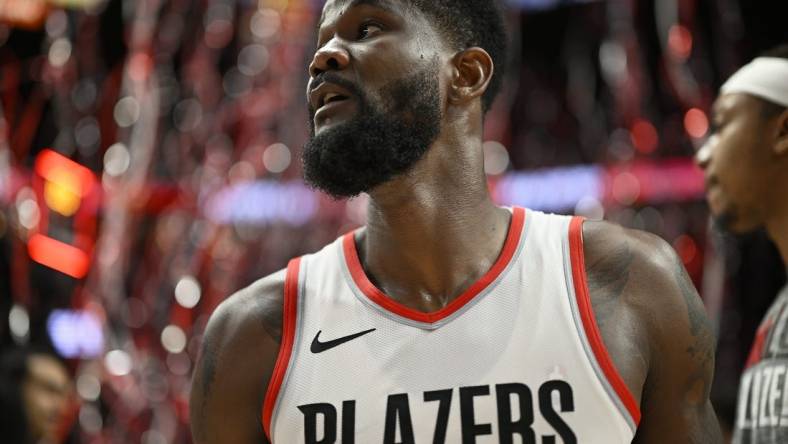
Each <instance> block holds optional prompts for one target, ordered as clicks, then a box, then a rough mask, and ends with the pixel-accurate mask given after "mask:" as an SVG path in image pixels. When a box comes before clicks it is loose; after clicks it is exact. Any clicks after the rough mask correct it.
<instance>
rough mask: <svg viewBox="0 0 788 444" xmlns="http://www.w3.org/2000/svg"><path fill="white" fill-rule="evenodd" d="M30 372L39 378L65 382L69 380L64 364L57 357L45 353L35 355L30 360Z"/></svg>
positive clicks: (58, 382)
mask: <svg viewBox="0 0 788 444" xmlns="http://www.w3.org/2000/svg"><path fill="white" fill-rule="evenodd" d="M28 374H29V375H30V376H31V377H33V378H35V379H39V380H43V381H47V382H54V383H57V384H65V383H67V382H68V379H69V377H68V372H67V371H66V368H65V367H63V364H61V363H60V362H58V361H57V360H56V359H54V358H51V357H49V356H45V355H33V356H31V357H30V359H29V360H28Z"/></svg>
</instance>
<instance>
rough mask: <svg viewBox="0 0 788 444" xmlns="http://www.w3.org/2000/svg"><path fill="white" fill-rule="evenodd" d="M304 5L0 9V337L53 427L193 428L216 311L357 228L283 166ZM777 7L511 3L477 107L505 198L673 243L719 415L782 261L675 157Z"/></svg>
mask: <svg viewBox="0 0 788 444" xmlns="http://www.w3.org/2000/svg"><path fill="white" fill-rule="evenodd" d="M321 7H322V2H321V1H320V0H259V1H255V0H237V1H232V0H199V1H198V0H169V1H163V0H137V1H131V0H57V1H55V0H50V1H45V0H0V347H2V350H3V351H4V352H5V351H8V350H11V349H14V348H16V347H19V346H27V347H35V348H36V349H47V350H51V351H53V352H54V353H55V354H56V355H57V357H58V359H60V360H61V362H63V363H64V364H65V368H66V369H67V373H68V377H69V379H70V380H71V385H70V386H71V387H73V391H69V392H68V394H67V396H65V398H64V399H65V400H66V401H65V402H66V403H67V411H68V414H67V415H66V417H65V418H58V420H57V421H58V424H57V427H56V429H57V437H58V438H57V439H58V440H60V441H67V442H74V443H140V442H141V443H145V444H160V443H188V442H191V440H190V436H189V431H188V406H187V400H188V390H189V378H190V375H191V371H192V365H193V363H194V361H195V359H196V355H197V351H198V347H199V345H200V341H201V335H202V332H203V329H204V328H205V324H206V322H207V319H208V316H209V315H210V313H211V312H212V311H213V310H214V308H215V307H216V306H217V305H218V304H219V303H220V302H221V301H222V300H224V299H225V298H226V297H228V296H229V295H230V294H232V293H233V292H234V291H236V290H238V289H240V288H242V287H244V286H246V285H248V284H250V283H251V282H253V281H255V280H257V279H259V278H260V277H262V276H264V275H267V274H268V273H271V272H273V271H276V270H278V269H281V268H283V267H284V266H285V265H286V261H287V260H288V259H289V258H291V257H293V256H296V255H301V254H304V253H309V252H313V251H316V250H317V249H319V248H320V247H321V246H323V245H324V244H326V243H328V242H330V241H332V240H334V239H335V238H336V237H337V236H339V235H341V234H342V233H344V232H346V231H348V230H350V229H352V228H354V227H357V226H359V225H361V224H363V223H364V218H365V205H366V200H365V199H364V198H363V197H362V198H358V199H354V200H352V201H347V202H345V201H342V202H337V201H333V200H331V199H329V198H326V197H324V196H322V195H320V194H318V193H315V192H313V191H311V190H310V189H309V188H307V187H306V186H305V185H304V184H303V182H302V180H301V172H300V169H301V166H300V149H301V146H302V144H303V143H304V141H305V139H306V137H307V124H306V122H307V112H306V106H305V99H304V90H305V86H306V78H307V73H306V65H307V62H308V60H310V59H311V54H312V51H313V50H314V45H315V36H314V27H315V23H316V20H317V17H318V16H319V12H320V10H321ZM785 12H786V6H785V2H775V1H751V0H619V1H569V0H510V1H509V6H508V12H507V20H508V25H509V29H510V32H511V62H510V64H509V66H507V67H506V80H505V86H504V91H503V93H502V94H501V95H500V97H499V99H498V101H497V102H496V104H495V105H494V106H493V108H492V110H491V111H490V113H489V115H488V118H487V122H486V140H487V142H486V143H485V144H484V152H485V169H486V171H487V173H488V177H489V182H490V187H491V190H492V192H493V194H494V196H495V199H496V200H497V202H499V203H500V204H503V205H512V204H515V205H523V206H528V207H530V208H534V209H539V210H544V211H551V212H558V213H565V214H572V213H576V214H582V215H585V216H588V217H593V218H602V217H604V218H605V219H608V220H611V221H615V222H617V223H620V224H622V225H625V226H628V227H634V228H640V229H645V230H648V231H651V232H654V233H656V234H658V235H660V236H662V237H663V238H664V239H666V240H667V241H668V242H669V243H671V244H672V245H673V246H674V247H675V249H676V250H677V252H678V253H679V255H680V257H681V259H682V260H683V261H684V264H685V265H686V267H687V269H688V270H689V272H690V274H691V276H692V278H693V280H694V282H695V284H696V286H697V287H698V288H699V290H700V291H701V294H702V295H703V298H704V301H705V303H706V306H707V309H708V311H709V314H710V316H711V317H712V319H713V322H714V324H715V326H716V327H717V328H718V329H719V349H718V356H717V376H716V381H715V385H714V388H713V392H714V393H713V396H714V403H715V407H716V409H717V411H718V414H719V415H720V417H721V419H722V420H723V422H724V423H726V424H730V423H731V422H732V419H733V413H734V405H735V401H736V394H737V386H738V378H739V374H740V372H741V369H742V366H743V364H744V362H745V359H746V355H747V352H748V350H749V347H750V344H751V342H752V338H753V335H754V331H755V329H756V327H757V324H758V322H759V321H760V318H761V316H762V315H763V313H764V311H765V309H766V308H767V307H768V305H769V304H770V302H771V301H772V299H773V298H774V296H775V295H776V293H777V291H778V289H779V288H780V287H781V286H782V285H783V284H784V283H785V273H784V267H783V266H782V264H781V263H780V259H779V256H778V254H777V252H776V250H775V249H774V247H773V246H772V245H771V244H770V243H769V242H768V240H766V238H765V236H764V235H763V233H754V234H752V235H749V236H747V237H744V238H727V237H724V236H722V235H720V234H717V233H715V232H714V231H713V230H711V229H710V228H709V222H708V212H707V208H706V205H705V203H704V201H703V179H702V176H701V173H700V172H699V170H697V169H696V168H695V167H694V166H693V164H692V155H693V153H694V150H695V149H696V148H697V147H698V146H700V144H701V143H702V142H703V141H704V138H705V137H706V135H707V133H708V131H709V117H708V113H709V110H710V106H711V104H712V102H713V100H714V98H715V94H716V90H717V88H718V87H719V86H720V85H721V83H722V82H723V81H724V80H725V79H726V77H727V76H729V75H730V74H732V73H733V72H734V71H735V70H736V69H737V68H738V67H739V66H741V65H742V64H744V63H746V62H747V61H749V60H750V59H751V58H752V57H754V56H756V55H757V54H758V53H759V52H761V51H764V50H766V49H769V48H770V47H772V46H774V45H777V44H778V43H781V42H786V41H788V23H786V19H785V17H788V15H786V14H785ZM9 384H11V382H10V380H3V381H0V385H3V386H8V385H9ZM6 388H7V387H6ZM50 388H51V387H50ZM64 393H65V392H64Z"/></svg>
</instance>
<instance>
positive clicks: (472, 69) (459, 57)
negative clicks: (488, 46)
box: [449, 47, 495, 104]
mask: <svg viewBox="0 0 788 444" xmlns="http://www.w3.org/2000/svg"><path fill="white" fill-rule="evenodd" d="M452 64H453V65H454V72H453V74H452V83H451V89H450V92H449V102H450V103H452V104H460V103H467V102H470V101H472V100H474V99H476V98H478V97H481V96H482V95H484V92H485V91H487V86H488V85H489V84H490V80H491V79H492V76H493V72H494V71H495V66H494V65H493V61H492V57H490V54H488V53H487V51H485V50H483V49H482V48H477V47H473V48H468V49H465V50H463V51H460V52H458V53H457V54H455V56H454V58H453V59H452Z"/></svg>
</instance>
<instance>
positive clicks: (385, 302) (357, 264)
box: [342, 207, 525, 324]
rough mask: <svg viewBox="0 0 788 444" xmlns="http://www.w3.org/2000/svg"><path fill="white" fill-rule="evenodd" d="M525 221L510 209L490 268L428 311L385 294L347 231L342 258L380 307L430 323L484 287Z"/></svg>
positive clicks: (503, 265)
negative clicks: (445, 302) (502, 239)
mask: <svg viewBox="0 0 788 444" xmlns="http://www.w3.org/2000/svg"><path fill="white" fill-rule="evenodd" d="M524 224H525V209H523V208H518V207H515V208H514V210H513V212H512V220H511V223H510V224H509V233H508V234H507V235H506V241H505V242H504V244H503V249H502V250H501V254H500V255H499V256H498V259H497V260H496V261H495V264H493V266H492V268H490V270H488V271H487V273H485V274H484V276H482V277H481V278H480V279H479V280H477V281H476V282H474V283H473V285H471V286H470V287H468V289H467V290H465V291H464V292H463V293H462V294H461V295H460V296H459V297H458V298H456V299H455V300H453V301H451V302H450V303H449V304H448V305H447V306H445V307H443V308H442V309H440V310H438V311H434V312H431V313H424V312H421V311H418V310H414V309H412V308H409V307H406V306H404V305H402V304H400V303H399V302H396V301H395V300H394V299H392V298H390V297H388V296H387V295H386V294H385V293H383V292H382V291H380V290H379V289H378V288H377V287H376V286H375V284H373V283H372V282H371V281H370V280H369V278H368V277H367V274H366V273H365V272H364V268H363V267H362V266H361V261H360V260H359V258H358V251H357V250H356V239H355V235H354V233H348V234H346V235H345V238H344V239H343V240H342V243H343V248H344V250H345V261H346V262H347V265H348V268H349V269H350V275H351V276H352V277H353V281H354V282H355V283H356V285H357V286H358V288H359V289H360V290H361V291H362V292H363V293H364V295H366V296H367V297H368V298H369V299H370V300H371V301H372V302H374V303H375V304H377V305H379V306H381V307H382V308H384V309H386V310H388V311H390V312H392V313H394V314H397V315H399V316H402V317H404V318H407V319H411V320H414V321H418V322H423V323H427V324H432V323H435V322H438V321H440V320H441V319H445V318H446V317H448V316H451V315H452V314H453V313H455V312H457V310H459V309H460V308H462V307H463V306H464V305H465V304H467V303H468V302H469V301H471V300H472V299H473V298H474V297H475V296H476V295H477V294H479V292H481V291H482V290H484V289H485V288H486V287H487V286H488V285H490V284H491V283H492V282H493V281H495V279H496V278H497V277H498V276H499V275H500V274H501V272H503V270H504V269H505V268H506V266H507V265H508V264H509V261H511V259H512V256H514V253H515V251H517V245H518V244H519V243H520V237H521V235H522V232H523V225H524Z"/></svg>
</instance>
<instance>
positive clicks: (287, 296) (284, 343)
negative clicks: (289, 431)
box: [262, 258, 301, 444]
mask: <svg viewBox="0 0 788 444" xmlns="http://www.w3.org/2000/svg"><path fill="white" fill-rule="evenodd" d="M300 269H301V258H296V259H293V260H291V261H290V263H289V264H287V274H286V276H285V288H284V303H283V309H282V340H281V341H280V344H279V353H278V355H277V357H276V363H275V364H274V371H273V373H272V374H271V379H270V381H269V383H268V389H267V390H266V392H265V399H264V400H263V414H262V421H263V430H264V431H265V436H266V437H267V438H268V442H270V443H272V444H273V439H272V437H271V418H272V416H273V413H274V407H276V401H277V398H278V397H279V391H280V389H281V388H282V382H283V381H284V379H285V375H286V374H287V369H288V367H289V366H290V358H291V357H292V354H293V345H294V342H295V332H296V317H297V315H298V278H299V273H300Z"/></svg>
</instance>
